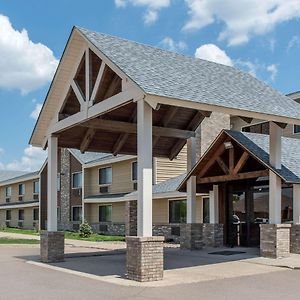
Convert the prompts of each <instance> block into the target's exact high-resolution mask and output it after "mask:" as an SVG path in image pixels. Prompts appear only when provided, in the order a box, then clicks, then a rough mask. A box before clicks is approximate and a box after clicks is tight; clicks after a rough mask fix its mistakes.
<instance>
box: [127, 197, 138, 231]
mask: <svg viewBox="0 0 300 300" xmlns="http://www.w3.org/2000/svg"><path fill="white" fill-rule="evenodd" d="M125 209H126V212H125V218H126V223H125V234H126V236H136V235H137V201H136V200H132V201H127V202H126V208H125Z"/></svg>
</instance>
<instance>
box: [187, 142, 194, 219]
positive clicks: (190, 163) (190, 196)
mask: <svg viewBox="0 0 300 300" xmlns="http://www.w3.org/2000/svg"><path fill="white" fill-rule="evenodd" d="M195 164H196V139H195V138H189V139H188V141H187V171H188V172H189V171H190V170H191V169H192V168H193V167H194V165H195ZM186 221H187V223H196V176H192V177H191V178H190V179H189V180H188V181H187V220H186Z"/></svg>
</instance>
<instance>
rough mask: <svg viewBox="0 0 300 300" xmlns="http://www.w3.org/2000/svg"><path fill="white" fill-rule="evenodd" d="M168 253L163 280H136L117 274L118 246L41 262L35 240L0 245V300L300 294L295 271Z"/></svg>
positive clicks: (299, 277) (121, 261) (279, 296)
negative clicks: (98, 253)
mask: <svg viewBox="0 0 300 300" xmlns="http://www.w3.org/2000/svg"><path fill="white" fill-rule="evenodd" d="M167 252H168V254H167V256H166V269H167V270H166V271H165V278H166V280H164V281H162V282H159V283H152V284H137V283H135V282H131V281H128V280H126V279H122V278H118V275H121V274H118V272H119V273H120V270H121V269H120V268H122V267H123V268H124V254H123V253H122V251H121V252H120V253H116V252H114V251H112V254H110V253H109V252H107V253H106V255H101V256H85V255H81V257H76V255H75V256H74V255H73V257H70V258H67V259H66V261H65V262H64V263H61V264H55V265H50V266H49V265H43V266H41V265H40V264H39V263H37V262H35V261H36V259H37V258H38V253H39V247H38V246H37V245H30V246H29V245H28V246H11V245H1V246H0V266H1V267H0V278H1V280H0V295H1V296H0V299H16V300H18V299H22V300H23V299H24V300H27V299H30V300H32V299H43V300H46V299H56V300H60V299H64V300H68V299H72V300H76V299H80V300H82V299H172V300H177V299H281V300H282V299H299V293H300V285H299V280H300V271H298V270H289V269H285V268H278V267H272V266H265V265H257V264H255V263H251V262H247V261H244V260H242V261H240V260H235V259H234V258H228V261H223V262H219V263H213V261H209V260H210V259H212V260H215V261H216V262H217V260H218V259H221V258H218V257H217V258H216V256H214V255H211V256H213V257H215V258H210V257H211V256H208V258H205V257H200V256H201V255H199V253H197V252H190V255H191V256H190V257H189V258H188V259H186V258H185V256H186V255H184V252H180V253H179V254H176V249H175V250H174V249H170V250H167ZM113 253H114V254H113ZM94 254H95V253H94ZM202 256H203V255H202ZM204 256H205V255H204ZM226 260H227V259H226ZM230 260H232V261H230ZM28 261H32V262H31V263H28ZM205 261H206V262H205ZM96 275H101V276H100V277H99V276H96ZM191 279H192V280H191Z"/></svg>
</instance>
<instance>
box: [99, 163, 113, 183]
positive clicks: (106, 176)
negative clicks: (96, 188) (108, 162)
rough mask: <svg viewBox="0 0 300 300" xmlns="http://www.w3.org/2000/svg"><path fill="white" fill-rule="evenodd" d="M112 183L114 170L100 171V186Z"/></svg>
mask: <svg viewBox="0 0 300 300" xmlns="http://www.w3.org/2000/svg"><path fill="white" fill-rule="evenodd" d="M111 182H112V168H111V167H107V168H102V169H99V184H100V185H102V184H111Z"/></svg>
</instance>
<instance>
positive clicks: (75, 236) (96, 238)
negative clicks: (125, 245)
mask: <svg viewBox="0 0 300 300" xmlns="http://www.w3.org/2000/svg"><path fill="white" fill-rule="evenodd" d="M1 231H3V232H11V233H21V234H29V235H39V233H38V232H36V231H35V230H29V229H19V228H8V227H6V228H1V229H0V232H1ZM65 238H66V239H71V240H82V241H92V242H98V241H125V237H124V236H111V235H100V234H96V233H93V234H92V235H91V236H90V237H88V238H82V237H80V236H79V233H78V232H70V231H65Z"/></svg>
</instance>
